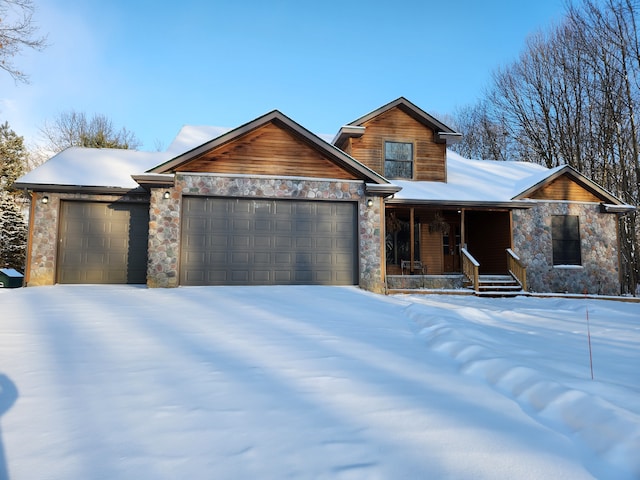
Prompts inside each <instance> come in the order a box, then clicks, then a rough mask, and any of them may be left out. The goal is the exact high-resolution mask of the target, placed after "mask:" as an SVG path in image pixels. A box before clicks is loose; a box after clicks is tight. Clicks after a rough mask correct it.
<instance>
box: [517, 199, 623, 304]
mask: <svg viewBox="0 0 640 480" xmlns="http://www.w3.org/2000/svg"><path fill="white" fill-rule="evenodd" d="M552 215H577V216H578V217H579V220H580V244H581V255H582V265H581V266H566V267H561V266H560V267H559V266H554V265H553V247H552V243H551V216H552ZM617 231H618V230H617V216H616V215H614V214H607V213H601V212H600V206H599V205H597V204H581V203H563V202H544V203H542V202H541V203H540V204H537V205H536V206H535V207H533V208H531V209H528V210H514V212H513V244H514V250H515V252H516V254H517V255H518V256H519V257H520V259H521V260H522V262H523V263H524V264H525V265H526V267H527V283H528V288H529V290H530V291H532V292H553V293H565V292H566V293H578V294H580V293H585V292H586V293H590V294H600V295H619V294H620V276H619V246H618V235H617Z"/></svg>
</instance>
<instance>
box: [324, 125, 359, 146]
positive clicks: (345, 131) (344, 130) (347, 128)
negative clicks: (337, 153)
mask: <svg viewBox="0 0 640 480" xmlns="http://www.w3.org/2000/svg"><path fill="white" fill-rule="evenodd" d="M364 131H365V127H361V126H359V125H344V126H343V127H341V128H340V131H339V132H338V133H337V134H336V136H335V137H333V140H331V144H332V145H342V143H343V142H344V141H345V140H347V139H348V138H360V137H361V136H362V135H364Z"/></svg>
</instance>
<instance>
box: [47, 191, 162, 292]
mask: <svg viewBox="0 0 640 480" xmlns="http://www.w3.org/2000/svg"><path fill="white" fill-rule="evenodd" d="M148 225H149V206H148V205H147V204H143V203H120V202H115V203H107V202H73V201H63V202H62V203H61V213H60V232H59V242H58V245H59V250H58V262H57V281H58V282H59V283H145V282H146V267H147V242H148Z"/></svg>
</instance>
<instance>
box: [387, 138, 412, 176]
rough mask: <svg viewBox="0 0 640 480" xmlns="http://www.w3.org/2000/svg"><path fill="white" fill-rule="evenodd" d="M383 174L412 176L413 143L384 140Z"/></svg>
mask: <svg viewBox="0 0 640 480" xmlns="http://www.w3.org/2000/svg"><path fill="white" fill-rule="evenodd" d="M384 176H385V177H387V178H413V143H408V142H384Z"/></svg>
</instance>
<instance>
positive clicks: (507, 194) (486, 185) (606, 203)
mask: <svg viewBox="0 0 640 480" xmlns="http://www.w3.org/2000/svg"><path fill="white" fill-rule="evenodd" d="M447 172H448V173H447V182H446V183H443V182H416V181H413V180H394V181H393V183H394V184H396V185H398V186H401V187H402V190H400V192H399V193H397V194H395V195H394V197H393V199H390V200H388V203H391V204H394V203H398V204H409V203H412V204H424V205H441V206H451V207H456V206H458V207H462V206H493V207H503V208H513V207H519V208H527V207H532V206H534V205H535V204H536V200H533V199H531V195H532V194H533V193H534V192H536V191H538V190H539V189H541V188H543V187H544V186H545V185H548V184H550V183H551V182H553V181H554V180H556V179H558V178H559V177H561V176H563V175H567V176H569V177H570V178H571V179H572V180H574V181H576V182H577V183H578V184H579V185H580V186H582V187H583V188H586V189H587V190H589V191H590V192H592V193H594V194H595V195H596V196H597V197H599V198H600V199H602V205H603V207H604V210H605V211H607V212H617V213H624V212H627V211H630V210H634V209H635V207H633V206H632V205H628V204H626V203H624V202H623V201H622V200H620V199H618V198H616V197H615V196H613V195H612V194H611V193H609V192H607V191H606V190H605V189H603V188H602V187H600V186H599V185H598V184H596V183H595V182H593V181H591V180H589V179H588V178H587V177H585V176H584V175H582V174H580V173H579V172H578V171H577V170H575V169H574V168H572V167H570V166H568V165H562V166H560V167H557V168H554V169H548V168H546V167H543V166H542V165H538V164H535V163H530V162H512V161H507V162H504V161H494V160H470V159H468V158H464V157H462V156H461V155H459V154H457V153H455V152H452V151H451V150H447Z"/></svg>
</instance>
